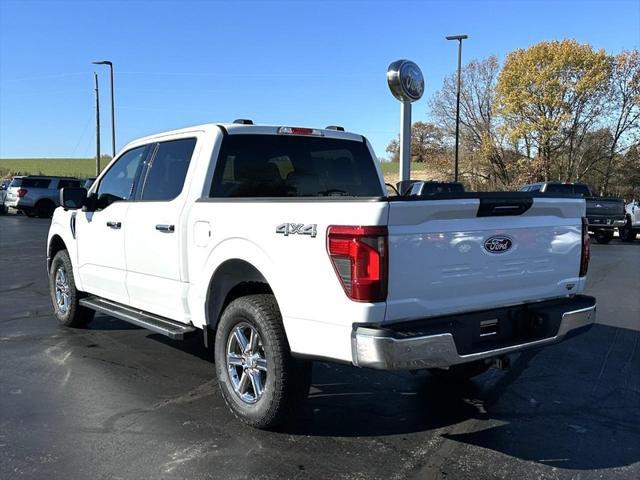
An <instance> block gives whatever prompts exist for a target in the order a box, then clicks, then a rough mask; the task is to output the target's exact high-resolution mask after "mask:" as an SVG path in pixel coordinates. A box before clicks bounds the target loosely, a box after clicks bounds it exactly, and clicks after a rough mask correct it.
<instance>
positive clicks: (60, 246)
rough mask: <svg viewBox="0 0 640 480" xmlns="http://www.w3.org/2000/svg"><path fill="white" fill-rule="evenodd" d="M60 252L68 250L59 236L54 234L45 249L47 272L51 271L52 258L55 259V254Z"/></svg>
mask: <svg viewBox="0 0 640 480" xmlns="http://www.w3.org/2000/svg"><path fill="white" fill-rule="evenodd" d="M60 250H68V248H67V244H66V243H65V242H64V240H63V239H62V237H61V236H60V235H59V234H57V233H54V234H53V235H52V236H51V238H50V239H49V245H48V247H47V271H49V270H50V269H51V262H52V261H53V257H55V256H56V253H58V252H59V251H60Z"/></svg>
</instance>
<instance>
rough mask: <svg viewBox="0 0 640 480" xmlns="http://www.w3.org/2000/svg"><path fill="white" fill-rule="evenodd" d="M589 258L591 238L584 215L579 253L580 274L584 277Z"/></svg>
mask: <svg viewBox="0 0 640 480" xmlns="http://www.w3.org/2000/svg"><path fill="white" fill-rule="evenodd" d="M590 259H591V239H590V238H589V224H588V222H587V219H586V218H585V217H582V252H581V254H580V276H581V277H584V276H585V275H586V274H587V270H589V260H590Z"/></svg>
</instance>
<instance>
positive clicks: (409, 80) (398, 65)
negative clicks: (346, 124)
mask: <svg viewBox="0 0 640 480" xmlns="http://www.w3.org/2000/svg"><path fill="white" fill-rule="evenodd" d="M387 83H388V84H389V89H390V90H391V93H392V95H393V96H394V97H396V98H397V99H398V100H400V181H399V182H398V191H399V192H400V194H401V195H402V193H403V192H404V191H405V190H406V188H407V187H408V185H409V180H410V178H411V171H410V169H411V103H413V102H415V101H417V100H420V98H421V97H422V94H423V93H424V77H423V76H422V71H421V70H420V67H418V65H416V64H415V63H413V62H412V61H410V60H396V61H395V62H392V63H391V65H389V68H388V69H387Z"/></svg>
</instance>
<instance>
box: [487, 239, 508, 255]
mask: <svg viewBox="0 0 640 480" xmlns="http://www.w3.org/2000/svg"><path fill="white" fill-rule="evenodd" d="M512 246H513V240H511V238H509V237H506V236H502V235H497V236H495V237H489V238H487V239H486V240H485V241H484V249H485V250H486V251H487V252H489V253H505V252H507V251H508V250H509V249H510V248H511V247H512Z"/></svg>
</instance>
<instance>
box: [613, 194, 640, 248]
mask: <svg viewBox="0 0 640 480" xmlns="http://www.w3.org/2000/svg"><path fill="white" fill-rule="evenodd" d="M625 214H626V215H625V224H624V225H623V226H622V227H620V228H619V229H618V231H619V232H620V240H622V241H623V242H633V241H634V240H635V239H636V236H637V235H638V233H639V232H640V200H631V201H630V202H629V203H627V204H626V205H625Z"/></svg>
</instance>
